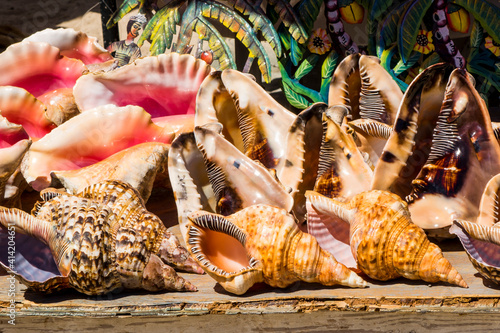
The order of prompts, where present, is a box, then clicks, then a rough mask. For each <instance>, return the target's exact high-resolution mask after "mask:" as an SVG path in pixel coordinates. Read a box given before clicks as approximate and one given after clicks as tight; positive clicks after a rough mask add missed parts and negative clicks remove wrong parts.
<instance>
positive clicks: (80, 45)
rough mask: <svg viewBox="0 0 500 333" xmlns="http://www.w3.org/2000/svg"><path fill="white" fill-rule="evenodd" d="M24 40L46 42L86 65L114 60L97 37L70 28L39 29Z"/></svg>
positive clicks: (62, 53)
mask: <svg viewBox="0 0 500 333" xmlns="http://www.w3.org/2000/svg"><path fill="white" fill-rule="evenodd" d="M23 42H45V43H48V44H50V45H52V46H54V47H57V48H58V49H59V50H60V51H61V55H63V56H65V57H68V58H74V59H79V60H81V61H82V62H83V63H84V64H85V65H90V64H95V63H103V62H106V61H109V60H113V57H112V56H111V54H110V53H109V52H108V51H107V50H106V49H105V48H103V47H102V46H101V45H99V43H98V42H97V38H95V37H92V36H88V35H87V34H85V33H83V32H81V31H75V30H73V29H68V28H59V29H50V28H47V29H45V30H42V31H38V32H36V33H34V34H33V35H31V36H29V37H27V38H25V39H23Z"/></svg>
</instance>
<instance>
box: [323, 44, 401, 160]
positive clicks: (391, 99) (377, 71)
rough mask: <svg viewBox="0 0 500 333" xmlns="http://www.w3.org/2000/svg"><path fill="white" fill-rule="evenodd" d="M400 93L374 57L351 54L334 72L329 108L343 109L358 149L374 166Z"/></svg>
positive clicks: (392, 120) (394, 112)
mask: <svg viewBox="0 0 500 333" xmlns="http://www.w3.org/2000/svg"><path fill="white" fill-rule="evenodd" d="M402 97H403V93H402V92H401V90H400V89H399V87H398V85H397V83H396V82H395V81H394V80H393V79H392V78H391V76H390V75H389V73H387V71H386V70H385V69H384V68H383V67H382V66H381V65H380V63H379V60H378V59H377V58H376V57H372V56H367V55H360V54H352V55H349V56H347V57H346V58H345V59H344V60H342V62H341V63H340V64H339V66H338V67H337V69H336V70H335V72H334V74H333V77H332V81H331V83H330V88H329V93H328V105H329V106H344V107H346V108H347V110H348V116H347V120H348V124H349V126H350V127H351V129H352V130H353V131H354V133H353V134H354V135H355V137H356V140H357V144H358V146H359V148H360V150H361V151H362V152H364V153H366V154H367V156H368V157H369V159H370V161H371V164H372V165H376V164H377V161H378V159H379V157H380V155H381V153H382V149H383V147H384V145H385V142H386V141H387V138H388V137H389V135H390V132H391V128H392V126H393V125H394V122H395V119H396V114H397V111H398V108H399V104H400V103H401V99H402Z"/></svg>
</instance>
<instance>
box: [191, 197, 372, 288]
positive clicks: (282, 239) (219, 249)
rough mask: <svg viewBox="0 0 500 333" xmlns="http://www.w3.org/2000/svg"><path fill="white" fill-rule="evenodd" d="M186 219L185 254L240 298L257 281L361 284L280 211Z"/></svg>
mask: <svg viewBox="0 0 500 333" xmlns="http://www.w3.org/2000/svg"><path fill="white" fill-rule="evenodd" d="M189 220H190V223H189V226H188V241H187V248H188V250H189V252H191V253H192V255H193V257H194V258H195V259H196V261H197V262H198V263H199V264H200V266H201V267H202V268H203V269H204V270H205V272H207V274H209V275H210V276H211V277H212V278H214V279H215V280H216V281H217V282H219V284H220V285H221V286H222V287H223V288H224V289H225V290H227V291H228V292H230V293H233V294H237V295H241V294H244V293H245V292H246V291H247V290H248V289H249V288H250V287H251V286H252V285H254V284H255V283H258V282H265V283H267V284H269V285H270V286H272V287H279V288H285V287H287V286H289V285H290V284H292V283H294V282H296V281H300V280H301V281H306V282H318V283H321V284H323V285H336V284H340V285H345V286H349V287H365V286H366V282H365V281H363V280H362V279H361V278H360V277H359V276H357V275H356V274H355V273H354V272H352V271H350V270H349V269H347V268H346V267H345V266H344V265H342V264H339V263H337V261H336V260H335V258H333V256H332V255H330V254H329V253H328V252H326V251H324V250H323V249H321V248H320V247H319V245H318V243H317V242H316V241H315V240H314V238H313V237H312V236H311V235H308V234H306V233H303V232H301V231H300V230H299V228H298V226H297V225H296V223H295V221H294V218H293V217H292V216H291V215H289V214H288V213H287V212H286V211H285V210H284V209H279V208H276V207H272V206H268V205H254V206H250V207H247V208H245V209H243V210H241V211H239V212H237V213H235V214H232V215H230V216H225V217H224V216H222V215H217V214H212V213H207V212H204V211H198V212H194V213H191V214H190V215H189Z"/></svg>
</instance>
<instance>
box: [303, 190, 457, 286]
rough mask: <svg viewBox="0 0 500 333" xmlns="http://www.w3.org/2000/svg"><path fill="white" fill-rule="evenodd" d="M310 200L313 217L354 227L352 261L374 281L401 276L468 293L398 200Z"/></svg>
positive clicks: (384, 196) (384, 195)
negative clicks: (453, 286)
mask: <svg viewBox="0 0 500 333" xmlns="http://www.w3.org/2000/svg"><path fill="white" fill-rule="evenodd" d="M306 196H307V197H308V199H309V201H310V203H311V208H313V209H314V210H315V214H318V215H319V216H320V217H321V216H322V215H326V216H327V217H331V218H337V219H341V220H343V221H345V222H348V223H349V224H350V231H349V244H350V248H351V251H352V255H353V257H354V259H355V261H356V262H357V266H358V268H359V269H360V270H361V271H362V272H363V273H365V274H366V275H368V276H369V277H371V278H372V279H376V280H381V281H386V280H390V279H394V278H397V277H400V276H402V277H405V278H408V279H412V280H424V281H427V282H438V281H444V282H447V283H450V284H454V285H458V286H460V287H467V284H466V283H465V281H464V280H463V279H462V277H461V276H460V274H459V273H458V272H457V270H456V269H455V268H453V267H452V266H451V264H450V263H449V261H448V260H447V259H446V258H444V257H443V254H442V252H441V249H440V248H439V247H438V246H437V245H435V244H433V243H431V242H429V239H428V238H427V236H426V235H425V233H424V231H423V230H422V229H421V228H419V227H418V226H417V225H415V224H414V223H413V222H412V220H411V217H410V212H409V210H408V206H407V204H406V202H404V201H403V200H401V198H400V197H398V196H397V195H395V194H393V193H390V192H386V191H375V190H373V191H368V192H363V193H360V194H358V195H356V196H354V197H353V198H351V199H350V200H347V201H346V202H341V201H339V200H335V199H330V198H327V197H324V196H322V195H320V194H318V193H315V192H312V191H311V192H308V193H307V194H306ZM328 222H329V220H328V219H325V223H328ZM333 236H334V237H335V235H333ZM339 240H341V239H339ZM318 241H319V240H318ZM344 241H345V239H344ZM320 245H321V243H320Z"/></svg>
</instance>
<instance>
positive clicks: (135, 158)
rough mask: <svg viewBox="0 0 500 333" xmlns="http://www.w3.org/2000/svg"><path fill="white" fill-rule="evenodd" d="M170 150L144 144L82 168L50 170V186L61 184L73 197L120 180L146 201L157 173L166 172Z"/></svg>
mask: <svg viewBox="0 0 500 333" xmlns="http://www.w3.org/2000/svg"><path fill="white" fill-rule="evenodd" d="M169 148H170V145H169V144H166V143H161V142H145V143H141V144H138V145H135V146H132V147H130V148H127V149H124V150H121V151H119V152H117V153H115V154H113V155H111V156H109V157H108V158H106V159H104V160H102V161H100V162H97V163H95V164H91V165H89V166H86V167H84V168H81V169H76V170H66V171H53V172H51V174H50V176H51V178H52V180H51V184H50V186H51V187H60V185H62V186H63V187H64V188H65V189H66V191H67V192H69V193H72V194H76V193H78V192H80V191H82V190H83V189H84V188H86V187H88V186H90V185H92V184H95V183H99V182H102V181H105V180H119V181H123V182H125V183H128V184H129V185H131V186H132V187H133V188H135V189H136V190H137V191H138V192H139V193H140V195H141V198H142V199H144V201H147V200H148V198H149V196H150V195H151V191H152V189H153V183H154V182H155V179H156V176H157V174H161V173H163V172H166V169H167V156H168V150H169Z"/></svg>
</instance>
